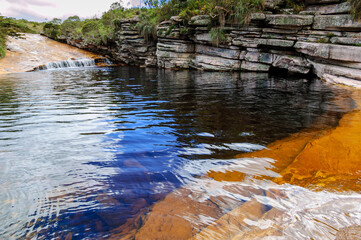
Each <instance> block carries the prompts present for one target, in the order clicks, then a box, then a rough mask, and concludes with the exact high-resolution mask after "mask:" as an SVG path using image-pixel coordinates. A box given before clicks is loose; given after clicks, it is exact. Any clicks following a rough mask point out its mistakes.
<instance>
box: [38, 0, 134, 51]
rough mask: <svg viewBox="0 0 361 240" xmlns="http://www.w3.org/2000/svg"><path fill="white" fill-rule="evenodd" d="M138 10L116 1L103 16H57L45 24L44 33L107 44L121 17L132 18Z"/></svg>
mask: <svg viewBox="0 0 361 240" xmlns="http://www.w3.org/2000/svg"><path fill="white" fill-rule="evenodd" d="M138 12H139V9H135V8H132V9H125V8H123V7H122V6H121V4H120V2H115V3H113V4H112V5H111V6H110V9H109V10H108V11H106V12H104V13H103V15H102V17H101V18H91V19H85V20H81V19H80V18H79V17H78V16H71V17H69V18H67V19H66V20H64V21H63V22H62V21H61V20H60V19H56V18H55V19H53V20H51V21H49V22H47V23H46V24H45V25H44V27H43V33H44V35H46V36H48V37H50V38H53V39H55V40H64V39H70V40H83V41H84V42H85V43H88V44H95V45H99V44H107V43H108V41H109V40H111V39H112V38H113V37H114V33H115V32H116V30H118V28H119V25H120V22H119V19H122V18H131V17H133V16H135V15H137V14H138ZM59 20H60V21H59Z"/></svg>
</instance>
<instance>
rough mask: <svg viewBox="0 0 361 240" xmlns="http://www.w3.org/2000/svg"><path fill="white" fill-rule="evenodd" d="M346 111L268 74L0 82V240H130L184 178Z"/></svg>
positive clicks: (305, 86) (108, 73) (298, 82)
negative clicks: (124, 239)
mask: <svg viewBox="0 0 361 240" xmlns="http://www.w3.org/2000/svg"><path fill="white" fill-rule="evenodd" d="M336 95H337V96H338V98H340V99H339V102H342V103H344V104H343V105H342V106H340V105H337V104H335V102H334V101H332V100H333V99H334V97H335V96H336ZM345 106H346V107H345ZM352 106H353V102H352V99H351V98H350V97H349V95H348V94H347V91H346V90H341V89H335V88H331V87H330V86H327V85H325V84H323V83H322V82H320V81H317V80H305V79H286V78H281V77H269V76H268V75H267V74H239V73H207V72H196V71H179V72H173V71H165V70H156V69H139V68H132V67H119V68H90V69H70V70H56V71H40V72H33V73H18V74H7V75H1V76H0V187H1V192H2V194H1V195H0V213H1V214H0V236H2V238H4V239H23V238H30V239H31V238H34V239H56V238H62V239H63V238H65V237H68V238H69V239H70V238H72V239H99V238H107V237H109V236H111V235H112V234H114V233H119V234H121V235H122V236H123V235H124V236H125V235H126V234H132V231H133V230H134V229H138V228H140V227H141V225H142V221H141V220H140V219H141V218H142V216H144V214H146V213H147V212H148V211H149V209H150V208H151V206H152V205H153V204H154V203H156V202H158V201H159V200H162V199H163V198H164V197H165V196H166V195H167V194H168V193H170V192H171V191H173V190H174V189H176V188H179V187H181V186H184V185H185V184H190V183H192V182H194V181H195V179H197V178H199V177H200V175H201V174H202V171H197V170H195V169H197V168H199V169H203V168H204V169H210V166H214V167H222V164H223V163H227V160H231V159H234V156H235V155H237V154H240V153H244V152H250V151H254V150H260V149H263V148H265V146H266V145H267V144H269V143H271V142H273V141H275V140H278V139H282V138H285V137H287V136H289V135H290V134H292V133H295V132H298V131H300V130H302V129H304V128H306V127H308V126H310V125H311V124H312V123H313V122H314V121H315V120H316V119H317V120H318V121H321V122H322V123H323V125H324V127H326V126H336V125H337V123H338V120H339V119H340V118H341V117H342V115H343V114H344V113H345V112H347V111H349V110H350V109H351V108H352ZM325 112H327V113H328V114H327V115H324V113H325ZM204 166H206V167H204ZM251 170H252V169H250V171H251ZM242 201H244V200H242ZM229 210H231V209H229ZM229 210H228V211H229Z"/></svg>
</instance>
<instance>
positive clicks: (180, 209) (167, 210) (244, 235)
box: [135, 91, 361, 240]
mask: <svg viewBox="0 0 361 240" xmlns="http://www.w3.org/2000/svg"><path fill="white" fill-rule="evenodd" d="M353 99H354V100H355V102H356V104H357V108H356V109H355V110H353V111H351V112H349V113H347V114H345V115H344V116H343V118H342V119H341V120H340V122H339V124H338V126H337V127H336V128H329V127H326V126H327V125H329V123H327V125H326V126H325V121H327V119H328V118H330V117H331V116H330V114H332V113H330V112H328V113H326V114H325V115H323V116H321V117H319V118H318V119H317V120H316V121H315V123H314V124H313V125H312V126H311V127H309V128H308V129H306V130H304V131H301V132H299V133H296V134H293V135H291V136H289V137H287V138H285V139H283V140H279V141H276V142H274V143H272V144H270V145H268V146H267V147H268V149H265V150H261V151H258V152H254V153H246V154H242V155H239V156H238V157H239V158H240V159H239V160H238V161H239V163H233V165H232V164H231V165H230V166H229V169H227V167H222V168H221V169H219V170H217V169H213V170H212V169H208V177H210V178H211V179H214V180H216V182H215V181H214V180H211V179H208V178H202V179H199V180H195V182H194V184H189V185H187V186H185V187H183V188H181V189H178V190H176V191H174V192H173V193H171V194H169V195H168V196H167V197H166V198H165V199H164V200H163V201H161V202H159V203H156V204H155V206H154V207H153V209H152V211H151V212H150V214H148V215H147V217H146V219H145V223H144V224H143V226H142V228H141V229H140V230H139V231H138V232H137V234H136V237H135V239H189V238H192V239H194V240H196V239H197V240H198V239H222V240H223V239H255V238H265V237H271V236H272V237H277V236H278V237H283V238H292V239H305V238H310V237H312V238H314V239H333V238H334V237H335V235H336V234H338V235H337V236H338V237H339V238H340V239H342V237H340V236H344V235H342V234H341V233H337V232H338V231H339V230H340V229H343V228H344V227H347V226H349V225H352V224H359V223H360V221H361V210H360V208H359V206H360V205H361V196H360V195H359V194H356V193H353V194H348V193H347V192H348V191H356V192H359V191H360V190H361V189H360V186H359V185H358V181H359V179H360V174H361V172H360V166H361V158H360V157H359V156H361V110H360V109H361V92H360V91H353ZM334 103H335V104H336V105H337V104H338V105H339V107H343V108H345V110H347V109H349V108H350V106H349V105H347V104H346V105H344V104H345V102H342V101H340V99H338V98H337V97H336V99H335V101H334ZM264 158H266V159H275V160H276V161H275V162H272V161H271V163H272V166H269V165H268V163H270V161H266V160H262V159H264ZM245 159H246V160H247V159H248V160H247V161H246V163H243V161H244V160H245ZM251 159H253V161H254V162H252V160H251ZM240 163H241V165H239V164H240ZM237 164H238V169H237ZM242 164H243V165H242ZM247 164H248V166H251V168H249V169H248V170H247V168H246V167H244V166H246V165H247ZM257 165H258V167H257ZM270 170H272V171H271V172H273V173H274V174H272V173H270ZM277 173H280V175H278V177H275V175H277ZM274 182H275V183H277V184H275V183H274ZM286 183H291V184H294V185H299V186H301V187H296V186H294V185H288V184H286ZM278 184H284V185H278ZM303 187H306V188H308V189H313V190H318V191H310V190H307V189H305V188H303ZM323 189H327V190H329V192H322V191H320V190H323ZM335 190H336V191H338V193H333V192H334V191H335ZM343 192H346V194H343ZM231 209H233V210H232V211H230V210H231ZM229 211H230V212H229ZM342 231H343V232H345V230H342ZM352 231H354V229H351V230H349V231H348V232H351V233H350V234H353V233H352ZM192 236H193V237H192Z"/></svg>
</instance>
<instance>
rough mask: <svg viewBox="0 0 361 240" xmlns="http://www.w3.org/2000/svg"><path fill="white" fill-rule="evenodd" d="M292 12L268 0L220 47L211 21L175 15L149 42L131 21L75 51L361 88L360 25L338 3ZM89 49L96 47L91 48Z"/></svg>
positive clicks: (328, 0) (316, 2)
mask: <svg viewBox="0 0 361 240" xmlns="http://www.w3.org/2000/svg"><path fill="white" fill-rule="evenodd" d="M305 3H306V9H305V10H304V11H301V12H299V13H298V14H294V13H293V10H292V9H285V8H283V6H284V1H283V0H267V1H266V10H267V11H265V12H263V13H253V14H252V15H251V16H250V19H249V24H247V26H241V25H237V24H234V23H233V24H231V23H227V22H226V25H225V27H224V28H223V30H222V31H223V34H224V41H222V42H221V43H220V44H218V45H216V44H214V41H212V37H211V34H210V25H211V17H210V16H208V15H201V16H194V17H192V19H191V20H190V21H189V22H186V21H184V20H182V19H180V18H179V17H176V16H174V17H172V18H171V19H170V20H169V21H165V22H162V23H160V24H159V26H158V28H157V37H158V38H157V40H156V41H155V42H154V41H153V42H147V41H146V40H145V39H144V38H143V37H141V36H140V35H139V34H138V32H137V31H136V28H135V24H136V22H137V21H138V20H137V19H136V18H132V19H124V20H121V21H120V26H119V31H117V33H116V37H115V40H114V43H112V44H110V45H109V46H106V47H99V46H86V45H84V44H81V43H74V42H69V41H68V43H69V44H71V45H75V46H78V47H81V48H87V49H90V50H97V51H101V52H103V53H104V52H106V53H108V54H109V55H110V56H111V57H112V58H113V59H114V60H117V61H120V62H123V63H125V64H130V65H139V66H149V67H155V66H157V67H159V68H173V69H190V68H193V69H200V70H208V71H255V72H269V71H273V70H277V71H279V70H280V69H282V70H283V71H287V72H288V73H291V74H309V73H311V72H313V73H314V74H316V75H317V76H318V77H320V78H322V79H325V80H327V81H330V82H334V83H343V84H347V85H353V86H360V85H361V33H360V30H361V23H360V22H354V21H353V20H352V17H351V15H350V14H349V12H350V4H349V3H348V2H345V1H342V0H306V1H305ZM92 47H93V48H95V49H92Z"/></svg>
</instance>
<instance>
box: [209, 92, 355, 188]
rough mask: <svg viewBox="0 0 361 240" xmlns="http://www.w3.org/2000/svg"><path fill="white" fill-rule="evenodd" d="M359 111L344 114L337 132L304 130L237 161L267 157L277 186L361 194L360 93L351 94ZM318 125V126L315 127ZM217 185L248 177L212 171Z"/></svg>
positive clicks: (242, 155)
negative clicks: (360, 180) (277, 175)
mask: <svg viewBox="0 0 361 240" xmlns="http://www.w3.org/2000/svg"><path fill="white" fill-rule="evenodd" d="M352 98H353V99H354V101H355V103H356V105H357V106H356V108H355V109H354V110H353V111H351V112H349V113H347V114H345V115H344V116H343V117H342V119H341V120H340V122H339V124H338V126H337V127H335V128H327V129H324V130H321V131H320V130H317V129H316V130H312V128H311V129H309V130H305V131H302V132H300V133H296V134H293V135H291V136H290V137H288V138H285V139H282V140H279V141H276V142H274V143H272V144H270V145H269V146H267V149H265V150H261V151H258V152H254V153H246V154H240V155H238V156H237V157H238V158H245V157H258V158H259V157H267V158H272V159H274V160H276V161H275V163H274V166H273V169H272V170H273V171H275V172H278V173H280V175H281V177H277V178H273V179H272V180H273V181H274V182H276V183H279V184H283V183H290V184H294V185H299V186H302V187H308V188H313V189H317V188H322V189H325V188H328V189H329V190H336V191H347V190H353V191H359V190H361V187H360V186H359V185H358V184H357V181H358V180H359V178H360V177H361V169H360V166H361V90H352ZM316 125H317V123H316ZM207 175H208V176H209V177H211V178H213V179H215V180H217V181H239V180H242V179H243V178H244V177H245V175H246V173H243V172H234V171H233V172H215V171H210V172H209V173H208V174H207Z"/></svg>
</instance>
